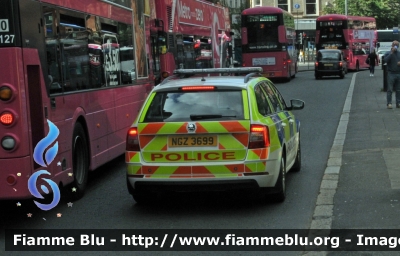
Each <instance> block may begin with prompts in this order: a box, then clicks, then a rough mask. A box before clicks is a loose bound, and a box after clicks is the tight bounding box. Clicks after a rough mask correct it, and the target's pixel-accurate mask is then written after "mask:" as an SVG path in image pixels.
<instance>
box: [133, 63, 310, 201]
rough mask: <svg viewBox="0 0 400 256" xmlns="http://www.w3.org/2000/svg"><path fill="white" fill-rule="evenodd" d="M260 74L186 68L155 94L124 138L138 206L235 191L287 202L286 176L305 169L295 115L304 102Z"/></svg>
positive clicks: (255, 70)
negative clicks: (172, 194) (173, 196)
mask: <svg viewBox="0 0 400 256" xmlns="http://www.w3.org/2000/svg"><path fill="white" fill-rule="evenodd" d="M261 72H262V68H222V69H186V70H185V69H182V70H176V71H175V72H174V74H175V76H172V77H170V78H169V79H166V80H164V81H163V82H162V83H161V84H160V85H158V86H156V87H155V88H154V89H153V90H152V92H151V93H150V94H149V96H148V98H147V99H146V101H145V103H144V105H143V107H142V109H141V110H140V112H139V114H138V116H137V118H136V120H135V122H134V123H133V125H132V127H131V128H130V129H129V131H128V134H127V142H126V154H125V157H126V158H125V159H126V163H127V186H128V191H129V193H130V194H131V195H132V196H133V198H134V200H135V201H136V202H137V203H145V202H149V201H151V200H152V199H154V197H155V196H157V193H164V192H166V191H176V192H185V191H205V190H207V191H221V190H231V189H233V190H235V189H254V190H255V191H256V192H257V193H259V194H260V195H262V196H261V198H265V196H266V195H268V196H270V197H271V198H272V199H273V200H275V201H278V202H282V201H284V200H285V197H286V186H285V176H286V173H287V172H288V171H289V170H292V171H299V170H300V168H301V150H300V122H299V120H297V119H296V118H295V116H294V115H293V113H292V112H291V110H294V109H302V108H303V107H304V102H303V101H301V100H297V99H294V100H291V101H290V105H287V104H286V103H285V101H284V99H283V97H282V95H281V94H280V93H279V91H278V90H277V88H276V87H275V86H274V84H273V83H272V82H271V81H270V80H268V79H267V78H265V77H262V76H261ZM212 73H220V74H223V73H228V74H233V73H235V74H238V73H239V74H240V73H247V75H243V76H227V75H226V74H225V75H224V74H223V75H222V76H221V75H219V76H212V75H211V76H210V74H212Z"/></svg>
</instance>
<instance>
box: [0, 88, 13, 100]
mask: <svg viewBox="0 0 400 256" xmlns="http://www.w3.org/2000/svg"><path fill="white" fill-rule="evenodd" d="M11 97H12V90H11V88H10V87H8V86H2V87H0V100H2V101H8V100H10V99H11Z"/></svg>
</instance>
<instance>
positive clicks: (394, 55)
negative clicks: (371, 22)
mask: <svg viewBox="0 0 400 256" xmlns="http://www.w3.org/2000/svg"><path fill="white" fill-rule="evenodd" d="M398 48H399V42H398V41H396V40H395V41H393V43H392V49H391V50H390V51H388V52H386V53H385V56H384V57H383V59H384V60H385V63H387V70H388V74H387V80H388V87H387V96H386V98H387V108H388V109H391V108H392V91H395V92H396V107H397V108H400V49H398Z"/></svg>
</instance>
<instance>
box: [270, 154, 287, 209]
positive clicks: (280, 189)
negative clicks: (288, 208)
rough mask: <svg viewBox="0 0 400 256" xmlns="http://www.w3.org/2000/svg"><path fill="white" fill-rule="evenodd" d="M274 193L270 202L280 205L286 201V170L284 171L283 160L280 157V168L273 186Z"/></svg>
mask: <svg viewBox="0 0 400 256" xmlns="http://www.w3.org/2000/svg"><path fill="white" fill-rule="evenodd" d="M274 188H275V190H276V191H277V192H276V193H274V194H272V200H273V201H274V202H277V203H281V202H283V201H285V199H286V170H285V159H284V158H283V157H282V159H281V166H280V168H279V176H278V180H277V181H276V184H275V187H274Z"/></svg>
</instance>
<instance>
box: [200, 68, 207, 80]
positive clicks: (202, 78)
mask: <svg viewBox="0 0 400 256" xmlns="http://www.w3.org/2000/svg"><path fill="white" fill-rule="evenodd" d="M201 71H202V72H201V74H202V76H201V81H202V82H205V81H206V79H205V78H204V74H205V73H204V69H201Z"/></svg>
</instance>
